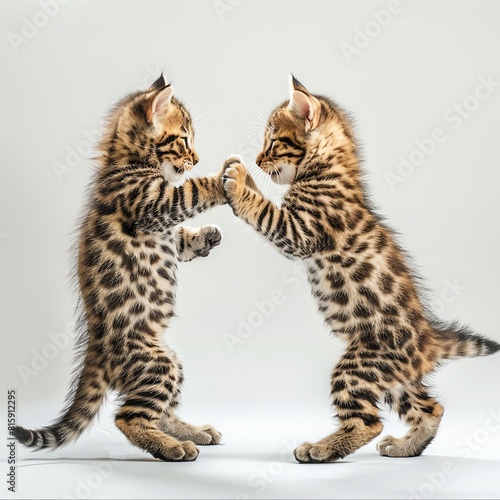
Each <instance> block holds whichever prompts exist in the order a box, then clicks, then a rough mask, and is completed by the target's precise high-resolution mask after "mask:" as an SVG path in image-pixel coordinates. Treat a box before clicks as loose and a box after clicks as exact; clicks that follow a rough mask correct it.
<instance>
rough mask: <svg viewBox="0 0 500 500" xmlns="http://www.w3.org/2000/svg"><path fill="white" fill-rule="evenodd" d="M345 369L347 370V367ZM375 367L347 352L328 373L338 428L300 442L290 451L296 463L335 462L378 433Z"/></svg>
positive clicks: (378, 396) (377, 397)
mask: <svg viewBox="0 0 500 500" xmlns="http://www.w3.org/2000/svg"><path fill="white" fill-rule="evenodd" d="M347 368H348V370H347ZM380 383H381V378H380V379H379V375H378V374H377V373H376V369H375V368H372V367H370V368H368V367H365V366H363V365H362V362H360V363H358V362H357V361H356V358H355V356H354V355H353V354H352V353H349V352H347V353H346V354H345V355H344V356H343V357H342V359H341V360H340V362H339V364H338V365H337V368H336V369H335V371H334V372H333V375H332V396H333V403H334V405H335V408H336V410H337V415H338V418H339V421H340V428H339V429H338V430H337V431H336V432H334V433H333V434H330V435H329V436H327V437H325V438H323V439H321V440H320V441H318V442H317V443H308V442H306V443H304V444H303V445H301V446H299V447H298V448H297V449H296V450H295V452H294V454H295V458H296V459H297V461H298V462H303V463H320V462H335V461H336V460H338V459H340V458H344V457H345V456H346V455H349V454H350V453H353V452H354V451H356V450H357V449H358V448H360V447H361V446H363V445H365V444H367V443H368V442H370V441H371V440H372V439H373V438H374V437H376V436H378V435H379V434H380V433H381V432H382V428H383V426H382V423H381V422H380V419H379V417H378V412H379V410H378V408H377V402H378V400H379V398H380V397H381V396H382V394H383V392H382V391H381V389H380Z"/></svg>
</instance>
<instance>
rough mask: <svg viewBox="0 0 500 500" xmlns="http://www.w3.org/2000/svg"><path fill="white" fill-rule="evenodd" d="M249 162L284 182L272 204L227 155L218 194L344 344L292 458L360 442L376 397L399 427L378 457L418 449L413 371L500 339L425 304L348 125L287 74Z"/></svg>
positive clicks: (418, 397) (334, 453)
mask: <svg viewBox="0 0 500 500" xmlns="http://www.w3.org/2000/svg"><path fill="white" fill-rule="evenodd" d="M256 162H257V165H258V166H259V167H260V168H261V169H262V170H263V171H264V172H265V173H267V174H269V175H270V176H271V178H272V180H273V181H275V182H277V183H285V184H287V183H289V184H290V187H289V189H288V191H287V193H286V194H285V197H284V200H283V203H282V206H281V208H278V207H276V206H275V205H274V204H273V203H272V202H271V201H269V200H267V199H265V198H264V197H263V195H262V194H261V193H260V192H259V190H258V189H257V187H256V186H255V184H254V183H253V182H252V181H251V180H249V179H251V178H250V176H249V174H248V172H247V171H246V169H245V167H244V165H243V163H242V161H241V160H240V159H238V158H237V157H231V158H228V160H226V163H225V173H224V177H223V180H224V188H225V192H226V196H227V200H228V203H229V204H230V205H231V207H232V209H233V211H234V213H235V215H237V216H238V217H240V218H241V219H243V220H244V221H246V222H247V223H248V224H250V225H251V226H253V227H254V228H255V229H256V230H257V231H259V232H260V233H262V234H263V235H264V236H266V237H267V238H268V239H269V240H270V241H271V242H272V243H273V244H274V245H275V246H276V247H277V248H278V250H279V251H280V252H281V253H283V254H284V255H285V256H286V257H289V258H292V259H301V260H302V261H303V262H304V264H305V266H306V268H307V274H308V279H309V283H310V285H311V289H312V293H313V295H314V297H315V298H316V299H317V301H318V306H319V310H320V311H321V312H322V313H323V315H324V316H325V320H326V323H327V324H328V325H329V326H330V327H331V329H332V330H333V332H335V333H336V334H337V335H339V336H340V337H342V338H343V339H344V340H345V341H346V343H347V348H346V352H345V353H344V355H343V356H342V358H341V359H340V362H339V363H338V365H337V367H336V368H335V370H334V372H333V375H332V379H331V394H332V397H333V403H334V405H335V407H336V410H337V415H338V418H339V422H340V426H339V429H338V430H337V431H336V432H334V433H333V434H331V435H329V436H327V437H325V438H324V439H322V440H320V441H319V442H317V443H307V442H306V443H304V444H303V445H302V446H300V447H298V448H297V449H296V450H295V457H296V459H297V460H298V461H299V462H333V461H335V460H337V459H339V458H343V457H345V456H346V455H348V454H350V453H352V452H354V451H355V450H357V449H358V448H360V447H361V446H363V445H364V444H366V443H368V442H369V441H371V440H372V439H373V438H374V437H376V436H378V435H379V434H380V433H381V432H382V423H381V421H380V418H379V410H378V408H377V405H378V403H379V402H381V401H383V400H385V401H386V402H387V403H388V404H389V405H390V406H391V407H392V408H393V409H395V410H396V411H397V412H398V414H399V415H400V417H401V418H402V419H403V420H404V421H405V422H406V423H407V424H408V425H409V426H410V430H409V432H408V433H407V434H406V435H405V436H404V437H402V438H399V439H398V438H394V437H392V436H387V437H386V438H384V439H382V441H380V443H379V444H378V450H379V452H380V454H381V455H384V456H390V457H411V456H416V455H420V454H421V453H422V452H423V450H424V449H425V448H426V447H427V445H429V443H430V442H431V441H432V439H433V438H434V437H435V435H436V433H437V430H438V426H439V423H440V420H441V417H442V415H443V407H442V406H441V405H440V404H439V403H438V402H437V401H436V400H435V399H434V398H432V397H431V396H430V395H429V394H428V390H427V387H426V386H425V384H424V377H425V376H426V375H427V374H429V373H430V372H432V371H433V370H434V369H435V368H436V367H437V366H438V365H439V363H440V362H441V360H444V359H449V358H455V357H473V356H485V355H488V354H492V353H494V352H496V351H498V350H499V349H500V345H499V344H498V343H496V342H494V341H492V340H489V339H486V338H484V337H482V336H480V335H476V334H474V333H472V331H470V330H469V329H468V328H465V327H461V326H459V325H458V324H457V323H452V324H446V323H443V322H440V321H436V320H433V319H432V318H431V317H430V315H429V314H428V313H427V311H426V310H425V308H424V307H423V305H422V303H421V301H420V299H419V296H418V294H417V290H416V287H415V283H414V279H413V277H412V274H411V272H410V269H409V268H408V266H407V264H406V262H405V259H404V255H403V252H402V251H401V249H400V248H399V247H398V245H397V244H396V243H395V241H394V238H393V234H392V232H391V230H390V229H389V228H388V227H387V226H385V225H384V224H383V222H382V221H381V220H380V218H379V217H378V216H377V215H376V214H375V213H374V212H373V210H372V209H371V207H370V203H369V202H368V200H367V198H366V195H365V193H364V190H363V187H362V183H361V174H360V169H359V159H358V154H357V148H356V144H355V141H354V136H353V130H352V128H351V125H350V123H349V121H348V119H347V118H346V116H345V114H344V113H343V112H342V110H341V109H340V108H339V107H338V106H337V105H335V104H334V103H333V102H331V101H330V100H329V99H327V98H325V97H322V96H318V95H312V94H310V93H309V92H308V91H307V89H306V88H305V87H304V86H303V85H301V84H300V83H299V82H298V81H297V80H296V79H295V78H293V77H292V81H291V89H290V99H289V101H286V102H284V103H283V104H281V105H280V106H278V107H277V108H276V109H275V110H274V111H273V112H272V113H271V116H270V118H269V121H268V124H267V127H266V131H265V140H264V148H263V150H262V152H261V153H260V154H259V155H258V156H257V160H256Z"/></svg>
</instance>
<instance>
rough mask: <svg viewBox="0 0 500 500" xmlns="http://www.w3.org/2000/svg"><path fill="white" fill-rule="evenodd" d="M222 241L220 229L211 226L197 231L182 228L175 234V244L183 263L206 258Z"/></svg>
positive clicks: (190, 228)
mask: <svg viewBox="0 0 500 500" xmlns="http://www.w3.org/2000/svg"><path fill="white" fill-rule="evenodd" d="M221 240H222V233H221V232H220V229H219V228H218V227H217V226H214V225H211V224H209V225H206V226H202V227H199V228H196V229H195V228H192V227H189V226H181V227H178V228H177V230H176V232H175V244H176V246H177V254H178V257H179V260H180V261H181V262H189V261H190V260H193V259H194V258H196V257H206V256H207V255H208V254H209V253H210V250H212V248H214V247H216V246H217V245H219V244H220V242H221Z"/></svg>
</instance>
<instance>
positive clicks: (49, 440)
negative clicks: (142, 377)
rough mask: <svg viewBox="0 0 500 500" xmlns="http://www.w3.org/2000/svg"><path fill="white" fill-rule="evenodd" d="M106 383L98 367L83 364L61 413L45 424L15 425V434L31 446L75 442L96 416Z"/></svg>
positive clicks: (47, 446) (49, 445)
mask: <svg viewBox="0 0 500 500" xmlns="http://www.w3.org/2000/svg"><path fill="white" fill-rule="evenodd" d="M106 388H107V387H106V384H105V382H104V381H103V377H102V374H101V370H100V369H99V368H95V367H90V366H88V365H84V367H83V370H82V371H81V373H80V376H79V377H78V379H77V384H76V389H75V390H73V391H71V393H70V395H69V397H68V403H67V406H66V408H65V410H64V411H63V414H62V415H61V416H60V417H59V418H58V419H57V421H56V422H54V423H53V424H52V425H50V426H48V427H43V428H41V429H36V430H29V429H25V428H24V427H19V426H18V427H16V428H15V429H14V436H15V437H16V438H17V440H18V441H19V442H20V443H22V444H24V445H25V446H28V447H30V448H35V449H36V450H42V449H44V448H49V449H56V448H59V447H60V446H63V445H65V444H67V443H69V442H71V441H75V440H76V439H77V438H78V437H79V436H80V435H81V434H82V433H83V431H85V429H87V427H88V426H89V425H90V423H91V422H92V420H93V419H94V417H95V416H96V415H97V413H98V411H99V408H100V407H101V405H102V403H103V400H104V398H105V396H106Z"/></svg>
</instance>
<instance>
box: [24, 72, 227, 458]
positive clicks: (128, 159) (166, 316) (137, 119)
mask: <svg viewBox="0 0 500 500" xmlns="http://www.w3.org/2000/svg"><path fill="white" fill-rule="evenodd" d="M193 141H194V131H193V126H192V121H191V117H190V115H189V112H188V111H187V110H186V108H185V107H184V105H183V104H181V103H180V102H179V101H178V100H177V99H176V98H175V97H173V88H172V86H171V85H167V84H166V82H165V80H164V78H163V76H161V77H160V78H159V79H158V80H157V81H156V82H155V83H153V85H152V86H151V87H150V88H149V89H147V90H146V91H143V92H136V93H133V94H131V95H129V96H127V97H125V98H124V99H123V100H121V101H120V102H119V103H118V104H117V105H116V106H115V108H114V109H113V111H112V112H111V114H110V116H109V121H108V124H107V127H106V129H105V132H104V135H103V138H102V140H101V142H100V150H101V151H102V155H101V156H100V158H99V168H98V171H97V172H96V176H95V179H94V182H93V185H92V189H91V193H90V202H89V205H88V208H87V210H86V213H85V216H84V219H83V223H82V225H81V228H80V237H79V243H78V267H77V276H78V283H79V290H80V293H81V298H82V306H83V307H82V337H81V352H80V354H79V356H80V357H81V368H80V370H79V372H78V373H77V377H76V379H75V384H74V390H73V391H72V392H71V394H70V396H69V398H68V403H67V406H66V408H65V410H64V412H63V414H62V415H61V416H60V417H59V419H58V420H57V421H56V422H55V423H53V424H52V425H51V426H49V427H45V428H42V429H39V430H26V429H24V428H22V427H17V428H16V430H15V435H16V437H17V439H18V440H19V441H20V442H21V443H23V444H25V445H27V446H30V447H33V448H37V449H42V448H52V449H54V448H57V447H59V446H61V445H64V444H66V443H68V442H70V441H72V440H74V439H76V438H77V437H78V436H79V435H80V434H81V433H82V432H83V431H84V430H85V429H86V428H87V427H88V426H89V424H90V423H91V421H92V419H93V418H94V417H95V416H96V414H97V412H98V410H99V408H100V407H101V404H102V403H103V400H104V399H105V395H106V392H107V390H108V389H111V390H114V391H117V392H118V394H119V395H120V396H121V398H122V399H123V404H122V405H121V408H120V409H119V411H118V412H117V414H116V418H115V421H116V425H117V426H118V427H119V429H120V430H121V431H122V432H123V433H124V434H125V436H126V437H127V438H128V439H129V441H130V442H131V443H132V444H134V445H136V446H138V447H139V448H142V449H143V450H145V451H147V452H149V453H151V454H152V455H153V456H154V457H157V458H160V459H162V460H194V459H196V457H197V456H198V449H197V447H196V446H195V444H200V445H206V444H218V443H219V442H220V439H221V434H220V433H219V432H217V430H215V429H214V428H213V427H211V426H209V425H205V426H202V427H196V426H193V425H189V424H187V423H185V422H183V421H181V420H179V419H178V418H177V417H176V415H175V413H174V412H175V408H176V406H177V405H178V403H179V393H180V387H181V384H182V380H183V375H182V366H181V363H180V361H179V359H178V358H177V356H176V354H175V353H174V352H173V351H172V350H170V349H169V348H168V347H166V346H165V345H164V343H163V341H162V333H163V331H164V329H165V328H166V327H167V326H168V324H169V321H170V318H171V317H172V316H173V315H174V302H175V294H176V286H177V277H176V275H177V263H178V262H179V261H181V262H187V261H190V260H192V259H194V258H195V257H205V256H207V255H208V254H209V252H210V250H211V249H212V248H213V247H214V246H216V245H218V244H219V243H220V241H221V237H222V236H221V233H220V232H219V230H218V228H217V227H215V226H212V225H207V226H203V227H200V228H198V229H193V228H189V227H182V226H178V224H180V223H181V222H183V221H184V220H185V219H188V218H190V217H193V216H194V215H196V214H198V213H200V212H203V211H205V210H207V209H208V208H210V207H213V206H216V205H220V204H223V203H225V202H226V198H225V194H224V189H223V185H222V178H221V174H222V171H221V172H220V174H219V175H214V176H211V177H206V178H194V179H189V180H187V181H186V182H184V184H182V185H181V186H179V187H175V186H173V185H172V184H171V183H172V182H175V181H178V180H179V179H180V178H181V177H182V176H183V174H184V172H186V171H188V170H190V169H192V168H193V166H194V165H195V164H196V163H197V162H198V155H197V154H196V152H195V150H194V147H193Z"/></svg>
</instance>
